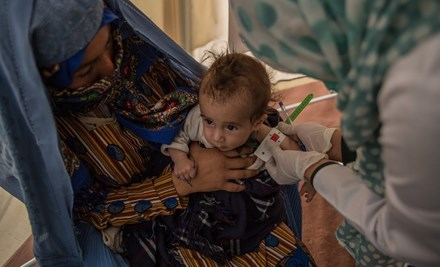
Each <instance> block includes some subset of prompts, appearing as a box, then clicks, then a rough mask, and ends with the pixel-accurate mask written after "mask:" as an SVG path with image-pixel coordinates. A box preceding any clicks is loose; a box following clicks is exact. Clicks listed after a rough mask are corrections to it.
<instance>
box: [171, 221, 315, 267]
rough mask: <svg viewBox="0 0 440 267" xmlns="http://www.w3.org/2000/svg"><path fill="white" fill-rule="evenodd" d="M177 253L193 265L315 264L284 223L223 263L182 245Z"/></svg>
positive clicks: (235, 266) (246, 266)
mask: <svg viewBox="0 0 440 267" xmlns="http://www.w3.org/2000/svg"><path fill="white" fill-rule="evenodd" d="M177 254H178V255H179V256H180V257H181V258H182V263H183V265H184V266H193V267H198V266H208V267H211V266H225V267H226V266H227V267H256V266H266V267H270V266H304V267H305V266H316V263H315V262H314V261H313V258H312V257H311V256H310V253H309V251H308V250H307V248H306V247H305V246H304V245H303V244H302V242H301V241H300V240H298V239H297V238H296V237H295V235H294V234H293V232H292V230H291V229H290V228H289V227H288V226H287V225H286V224H284V223H282V224H280V225H279V226H278V227H276V228H275V229H274V230H273V231H272V232H271V233H270V234H269V235H268V236H267V237H266V239H265V240H263V241H261V243H260V245H259V247H258V249H256V251H255V252H251V253H247V254H244V255H241V256H235V257H233V258H232V260H231V261H228V262H227V263H226V264H224V265H220V264H218V263H217V262H215V261H214V260H212V259H210V258H207V257H205V256H203V255H201V254H199V253H197V252H195V251H193V250H190V249H185V248H182V247H179V248H178V249H177ZM309 260H310V261H309Z"/></svg>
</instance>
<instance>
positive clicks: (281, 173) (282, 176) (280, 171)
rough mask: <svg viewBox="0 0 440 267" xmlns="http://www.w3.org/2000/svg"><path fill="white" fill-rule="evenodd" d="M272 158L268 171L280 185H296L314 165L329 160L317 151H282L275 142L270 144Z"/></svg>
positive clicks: (267, 165) (267, 167)
mask: <svg viewBox="0 0 440 267" xmlns="http://www.w3.org/2000/svg"><path fill="white" fill-rule="evenodd" d="M269 150H270V152H271V154H272V158H271V160H270V161H269V162H267V163H266V169H267V171H268V172H269V174H270V175H271V177H272V178H273V179H274V180H275V181H276V182H277V183H278V184H294V183H297V182H298V181H299V180H301V179H304V172H305V171H306V170H307V169H308V168H309V167H310V166H311V165H313V164H315V163H317V162H319V161H320V160H322V159H326V158H328V156H327V155H326V154H323V153H319V152H316V151H308V152H303V151H298V150H282V149H281V148H280V147H279V146H278V145H276V144H274V143H273V142H272V143H271V144H269Z"/></svg>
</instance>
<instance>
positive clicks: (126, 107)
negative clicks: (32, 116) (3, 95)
mask: <svg viewBox="0 0 440 267" xmlns="http://www.w3.org/2000/svg"><path fill="white" fill-rule="evenodd" d="M112 27H113V28H112V35H113V45H114V61H115V66H116V68H115V71H114V72H113V73H112V74H111V75H109V76H107V77H104V78H102V79H100V80H98V81H96V82H95V83H93V84H88V85H85V86H82V87H79V88H76V89H71V88H68V87H56V86H49V88H48V89H49V90H48V91H49V95H50V98H51V101H52V105H53V109H54V112H55V113H56V114H57V115H62V116H63V115H73V116H83V115H85V114H87V113H88V112H90V111H92V110H94V109H96V108H97V107H99V106H100V105H107V106H108V107H110V108H111V110H112V111H113V112H114V113H115V114H117V115H118V118H121V119H123V121H124V122H125V121H126V120H125V119H127V120H128V121H129V122H133V123H135V124H139V126H140V127H141V128H142V131H143V132H144V130H145V129H146V128H148V129H150V130H154V131H157V130H164V131H166V129H168V128H170V129H172V130H171V133H170V134H175V133H177V131H178V130H179V128H180V126H181V124H182V122H183V121H184V119H185V117H186V113H187V111H188V110H189V108H191V107H192V106H194V105H195V104H196V103H197V94H196V91H195V90H194V88H193V87H192V83H191V82H190V81H189V80H188V79H186V78H185V77H183V76H182V75H180V74H179V73H178V72H177V71H175V70H174V69H173V67H172V66H171V64H169V62H168V60H167V59H166V58H165V57H164V56H163V55H162V54H161V53H160V52H159V51H158V50H157V49H156V48H154V47H153V46H151V45H150V44H148V43H147V42H145V41H143V40H142V39H140V38H139V36H138V35H137V34H136V33H135V32H134V31H133V30H132V28H131V27H130V26H128V24H127V23H126V22H124V21H116V22H115V23H113V24H112ZM158 135H161V136H163V135H165V132H161V133H160V134H158ZM173 137H174V136H171V135H170V136H167V137H166V138H161V139H160V140H163V139H166V140H163V141H162V142H171V141H172V139H173ZM147 141H151V140H147Z"/></svg>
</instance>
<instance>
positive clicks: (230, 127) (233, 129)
mask: <svg viewBox="0 0 440 267" xmlns="http://www.w3.org/2000/svg"><path fill="white" fill-rule="evenodd" d="M226 129H228V130H229V131H235V130H237V129H238V128H237V127H236V126H234V125H228V126H226Z"/></svg>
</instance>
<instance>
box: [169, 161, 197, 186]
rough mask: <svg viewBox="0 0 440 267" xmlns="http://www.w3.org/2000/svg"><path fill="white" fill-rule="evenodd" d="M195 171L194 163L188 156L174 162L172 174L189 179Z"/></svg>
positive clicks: (193, 175) (182, 178)
mask: <svg viewBox="0 0 440 267" xmlns="http://www.w3.org/2000/svg"><path fill="white" fill-rule="evenodd" d="M196 171H197V168H196V164H195V163H194V162H193V161H192V160H191V159H189V158H185V159H180V160H179V161H177V162H174V175H176V177H177V178H178V179H180V180H186V181H189V180H191V179H192V178H194V177H195V176H196Z"/></svg>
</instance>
